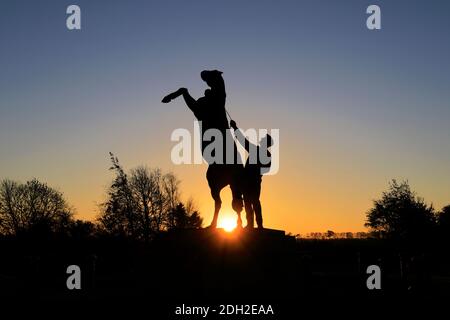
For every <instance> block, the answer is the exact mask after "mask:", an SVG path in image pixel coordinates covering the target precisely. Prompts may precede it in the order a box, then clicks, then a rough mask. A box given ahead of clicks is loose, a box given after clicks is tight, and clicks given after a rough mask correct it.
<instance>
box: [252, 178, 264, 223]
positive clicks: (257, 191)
mask: <svg viewBox="0 0 450 320" xmlns="http://www.w3.org/2000/svg"><path fill="white" fill-rule="evenodd" d="M260 195H261V179H260V180H259V182H258V183H257V184H256V185H255V197H254V198H253V199H252V200H253V201H252V205H253V210H254V211H255V217H256V224H257V225H258V228H261V229H262V228H263V218H262V208H261V202H260V201H259V197H260Z"/></svg>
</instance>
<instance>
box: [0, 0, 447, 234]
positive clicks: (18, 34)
mask: <svg viewBox="0 0 450 320" xmlns="http://www.w3.org/2000/svg"><path fill="white" fill-rule="evenodd" d="M70 4H78V5H79V6H80V7H81V10H82V30H81V31H68V30H67V29H66V24H65V19H66V17H67V15H66V13H65V11H66V8H67V6H68V5H70ZM370 4H378V5H379V6H380V7H381V10H382V30H379V31H369V30H368V29H367V28H366V22H365V21H366V18H367V14H366V13H365V11H366V8H367V6H369V5H370ZM449 13H450V2H449V1H438V0H436V1H425V0H421V1H400V0H397V1H361V0H344V1H335V0H329V1H317V0H311V1H298V0H297V1H264V0H262V1H261V0H258V1H242V0H240V1H211V0H209V1H186V0H184V1H134V0H133V1H112V0H108V1H98V0H89V1H87V0H86V1H83V0H73V1H62V0H54V1H31V0H29V1H21V0H5V1H1V2H0V41H1V45H0V150H1V151H0V179H3V178H10V179H14V180H19V181H25V180H27V179H30V178H33V177H36V178H38V179H40V180H42V181H45V182H47V183H49V184H50V185H51V186H54V187H56V188H58V189H59V190H61V191H62V192H64V194H65V196H66V197H67V199H68V201H69V202H70V203H71V204H72V205H73V206H74V207H75V208H76V210H77V217H78V218H84V219H94V218H95V216H96V215H97V213H98V209H97V203H100V202H102V200H103V199H104V197H105V190H106V187H107V185H108V184H109V183H110V181H111V180H112V178H113V175H112V173H111V172H109V171H108V168H109V166H110V163H109V157H108V152H109V151H112V152H114V154H115V155H117V156H118V157H119V159H120V161H121V163H122V164H123V165H124V167H125V168H127V169H130V168H133V167H135V166H137V165H141V164H144V165H148V166H150V167H160V168H161V169H163V170H164V171H166V172H167V171H172V172H174V173H175V174H176V175H177V176H178V178H179V179H180V180H181V181H182V184H181V191H182V194H183V198H184V199H186V198H188V197H190V196H192V197H193V198H194V200H195V201H196V203H197V206H198V208H199V209H200V212H201V213H202V215H203V217H204V218H205V220H206V221H205V222H207V223H208V222H209V220H210V217H211V214H212V210H213V202H212V199H211V198H210V195H209V189H208V186H207V183H206V179H205V172H206V168H207V166H206V165H181V166H176V165H174V164H172V162H171V159H170V152H171V149H172V147H173V146H174V145H175V143H174V142H171V141H170V135H171V133H172V131H173V130H174V129H176V128H187V129H190V130H191V131H192V130H193V120H194V117H193V115H192V113H191V112H190V111H189V110H188V109H187V108H186V106H185V105H184V102H183V101H182V100H177V101H175V102H173V103H171V104H168V105H164V104H161V103H160V101H161V98H162V97H163V96H164V95H165V94H166V93H168V92H170V91H172V90H175V89H177V88H179V87H181V86H183V87H187V88H189V90H190V92H191V93H192V95H193V96H194V97H200V96H201V95H203V91H204V89H205V84H204V83H203V82H202V81H201V79H200V71H201V70H204V69H219V70H222V71H223V72H224V74H223V76H224V79H225V82H226V89H227V108H228V110H229V112H230V113H231V115H232V116H233V117H234V118H235V120H236V121H237V123H238V125H239V126H240V127H242V128H250V127H251V128H279V129H280V170H279V173H278V174H277V175H275V176H269V177H265V178H263V189H262V196H261V199H262V204H263V215H264V217H265V225H266V227H270V228H276V229H283V230H287V231H291V232H294V233H306V232H311V231H326V230H334V231H336V232H343V231H364V230H365V228H364V221H365V212H366V211H367V210H368V209H369V208H370V206H371V204H372V200H373V199H375V198H377V197H379V196H380V194H381V192H382V191H383V190H385V189H386V188H387V185H388V182H389V180H390V179H392V178H397V179H408V180H409V182H410V184H411V187H412V188H413V189H414V190H416V191H417V192H418V194H419V195H420V196H423V197H424V198H425V200H426V201H427V202H432V203H433V204H434V206H435V207H436V208H437V209H440V208H441V207H442V206H444V205H446V204H448V203H450V165H449V164H450V125H449V120H450V104H449V102H450V60H449V59H450V58H449V57H450V38H449V34H450V16H449ZM222 196H223V201H224V205H223V211H222V212H223V214H222V217H224V216H227V215H229V216H232V214H231V205H230V202H231V197H230V192H229V189H226V190H225V189H224V190H223V191H222Z"/></svg>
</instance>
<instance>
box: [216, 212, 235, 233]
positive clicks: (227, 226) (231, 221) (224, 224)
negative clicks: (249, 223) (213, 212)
mask: <svg viewBox="0 0 450 320" xmlns="http://www.w3.org/2000/svg"><path fill="white" fill-rule="evenodd" d="M218 227H219V228H223V229H224V230H225V231H226V232H231V231H233V230H234V229H235V228H236V218H232V217H229V216H225V217H223V218H222V219H220V220H219V223H218Z"/></svg>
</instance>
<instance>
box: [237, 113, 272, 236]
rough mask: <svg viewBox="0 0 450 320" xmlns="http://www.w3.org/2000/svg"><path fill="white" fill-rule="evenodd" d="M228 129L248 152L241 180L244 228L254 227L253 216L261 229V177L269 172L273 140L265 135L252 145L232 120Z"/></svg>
mask: <svg viewBox="0 0 450 320" xmlns="http://www.w3.org/2000/svg"><path fill="white" fill-rule="evenodd" d="M230 127H232V128H233V129H234V134H235V136H236V139H237V140H238V141H239V143H240V144H241V145H242V146H243V147H244V148H245V150H246V151H247V152H248V158H247V161H246V163H245V167H244V175H243V177H242V179H241V183H242V190H243V194H244V205H245V213H246V218H247V226H246V228H249V229H252V228H253V227H254V225H253V223H254V220H253V219H254V216H255V217H256V224H257V225H258V228H260V229H263V228H264V227H263V218H262V208H261V202H260V200H259V196H260V194H261V182H262V175H263V174H265V173H267V172H269V171H270V165H271V154H270V152H269V148H270V147H271V146H272V144H273V139H272V137H271V136H270V135H269V134H266V135H265V136H264V137H263V138H262V139H261V141H260V142H259V145H255V144H252V143H251V142H250V141H248V139H247V138H246V137H245V136H244V135H243V134H242V132H241V130H239V128H238V127H237V125H236V122H235V121H234V120H231V121H230Z"/></svg>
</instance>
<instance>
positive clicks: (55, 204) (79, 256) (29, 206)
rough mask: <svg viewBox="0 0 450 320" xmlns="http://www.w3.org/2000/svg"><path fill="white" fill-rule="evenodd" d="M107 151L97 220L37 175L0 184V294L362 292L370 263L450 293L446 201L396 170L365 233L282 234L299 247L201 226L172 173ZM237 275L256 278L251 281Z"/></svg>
mask: <svg viewBox="0 0 450 320" xmlns="http://www.w3.org/2000/svg"><path fill="white" fill-rule="evenodd" d="M110 160H111V168H110V171H111V172H112V173H113V174H114V177H113V179H112V181H111V184H110V185H109V186H108V187H107V190H106V195H105V200H104V201H103V202H102V203H101V204H100V205H99V212H98V216H97V219H96V220H95V221H83V220H80V219H75V213H74V209H73V208H72V207H71V206H70V204H69V203H68V202H67V200H66V199H65V198H64V195H63V194H62V193H61V192H60V191H58V190H55V189H53V188H51V187H50V186H48V185H47V184H45V183H43V182H40V181H38V180H36V179H32V180H30V181H27V182H25V183H19V182H15V181H11V180H3V181H1V182H0V233H1V234H0V252H1V256H0V258H1V259H2V263H1V264H0V298H2V297H23V296H24V295H29V296H30V298H32V299H33V298H34V297H35V296H39V297H44V298H48V299H54V298H55V297H58V299H63V300H64V299H67V300H69V301H72V300H71V299H74V297H75V298H77V299H78V298H80V297H81V298H83V297H84V298H86V297H88V298H89V299H90V298H92V299H101V298H104V299H105V300H107V301H108V303H109V302H110V300H109V299H111V297H113V296H117V297H118V299H119V300H120V299H122V298H124V296H125V297H126V298H127V299H129V300H131V301H134V300H135V298H136V297H141V298H144V297H145V299H146V300H145V301H149V300H148V299H147V297H148V296H149V295H153V297H154V299H156V300H155V301H157V299H158V298H160V297H161V294H162V292H163V293H164V297H173V296H177V295H179V294H186V295H191V296H193V295H195V296H203V297H209V296H210V295H213V294H216V295H220V294H222V295H223V296H224V297H228V296H230V295H231V294H233V295H236V294H239V293H240V294H241V295H244V296H252V295H254V296H256V295H257V294H259V295H260V296H264V297H266V296H272V297H277V296H279V295H280V294H279V293H280V292H283V296H291V297H293V298H294V299H299V301H300V298H298V297H300V296H302V297H303V298H304V297H309V296H312V297H323V295H329V296H333V297H337V296H341V295H343V293H345V294H353V295H355V296H361V297H362V296H363V295H364V294H367V288H366V285H365V281H366V279H367V274H366V267H367V266H368V265H372V264H376V265H379V266H380V267H381V269H382V270H383V288H384V289H386V290H387V291H386V292H388V293H389V294H392V295H393V296H395V295H396V294H397V293H399V292H402V293H405V292H413V291H414V292H438V294H439V292H441V293H445V292H448V289H449V287H448V284H447V283H448V279H450V273H449V271H448V270H450V257H449V255H448V245H449V244H450V206H445V207H444V208H442V210H440V211H438V210H435V209H434V208H433V206H432V205H429V204H427V203H426V202H425V200H424V199H422V198H420V197H418V196H417V194H416V193H415V192H414V191H412V190H411V188H410V186H409V184H408V182H407V181H402V182H397V181H395V180H392V182H391V183H390V184H389V188H388V189H387V190H386V191H385V192H383V193H382V195H381V197H380V198H379V199H377V200H374V203H373V206H372V208H370V209H369V210H368V211H367V213H366V218H367V220H366V226H367V227H368V229H369V230H368V232H367V233H364V234H360V235H359V236H358V235H356V237H355V236H354V235H351V236H350V235H349V234H347V235H346V237H345V239H339V235H338V234H336V233H334V232H333V231H331V230H329V231H327V232H325V233H323V234H321V235H322V236H321V237H317V238H315V237H312V238H310V239H305V238H297V241H294V237H286V238H291V239H292V241H287V242H289V243H293V245H292V246H286V247H285V246H284V243H285V242H284V240H283V241H280V242H277V241H278V240H276V241H272V240H274V239H276V238H274V239H272V238H270V236H269V237H268V238H267V239H266V240H267V241H265V242H264V241H263V238H264V233H258V230H256V231H255V233H254V234H253V236H252V234H251V233H248V234H246V233H245V232H241V235H243V238H242V237H241V238H240V239H241V240H242V239H246V240H245V241H243V242H242V243H240V242H239V241H234V240H232V239H231V240H226V239H227V238H226V235H225V236H224V237H222V236H221V235H220V234H221V233H220V232H218V233H216V235H214V232H212V231H207V230H192V229H197V228H201V226H202V219H201V217H200V214H199V213H198V211H197V210H195V207H194V205H193V201H187V202H185V203H183V202H182V201H181V200H180V193H181V190H180V188H179V184H180V183H179V181H178V179H177V178H176V177H175V176H174V175H173V174H170V173H163V172H162V171H161V170H159V169H154V168H148V167H144V166H140V167H137V168H134V169H132V170H125V169H124V168H123V167H122V165H121V164H120V162H119V160H118V159H117V157H115V156H114V155H113V154H110ZM269 233H270V232H269ZM222 235H223V234H222ZM259 235H260V236H262V238H260V239H259V238H258V237H259ZM258 239H259V240H258ZM258 241H260V242H258ZM72 264H76V265H79V266H80V267H81V269H82V270H83V278H82V279H83V280H82V281H83V284H82V288H83V290H82V291H81V292H80V293H74V292H71V291H68V290H67V288H66V286H65V281H66V279H67V274H66V268H67V266H69V265H72ZM253 273H256V274H257V275H258V277H257V278H255V277H254V276H253ZM261 279H263V280H261ZM246 281H247V282H246ZM240 283H251V285H247V286H243V287H245V290H244V289H243V288H242V286H240ZM255 283H256V284H255ZM268 283H269V284H270V285H268ZM237 288H238V289H237ZM77 294H78V295H77ZM121 302H122V301H121Z"/></svg>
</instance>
